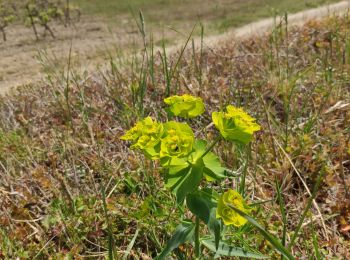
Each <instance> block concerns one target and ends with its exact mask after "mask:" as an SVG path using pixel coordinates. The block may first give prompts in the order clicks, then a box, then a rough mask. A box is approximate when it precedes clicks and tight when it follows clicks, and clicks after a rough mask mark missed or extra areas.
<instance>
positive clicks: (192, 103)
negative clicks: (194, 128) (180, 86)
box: [164, 94, 205, 118]
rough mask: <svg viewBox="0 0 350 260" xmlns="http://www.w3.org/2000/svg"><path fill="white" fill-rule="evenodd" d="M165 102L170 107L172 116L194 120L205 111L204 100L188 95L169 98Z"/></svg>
mask: <svg viewBox="0 0 350 260" xmlns="http://www.w3.org/2000/svg"><path fill="white" fill-rule="evenodd" d="M164 102H165V103H166V104H167V105H169V108H168V111H169V112H170V113H171V114H173V115H175V116H180V117H184V118H194V117H196V116H199V115H201V114H202V113H203V112H204V110H205V108H204V103H203V100H202V99H201V98H200V97H194V96H191V95H187V94H185V95H182V96H177V95H176V96H171V97H168V98H166V99H164Z"/></svg>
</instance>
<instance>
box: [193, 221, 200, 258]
mask: <svg viewBox="0 0 350 260" xmlns="http://www.w3.org/2000/svg"><path fill="white" fill-rule="evenodd" d="M199 221H200V220H199V217H198V216H196V227H195V229H194V252H195V256H196V259H199V256H200V244H199Z"/></svg>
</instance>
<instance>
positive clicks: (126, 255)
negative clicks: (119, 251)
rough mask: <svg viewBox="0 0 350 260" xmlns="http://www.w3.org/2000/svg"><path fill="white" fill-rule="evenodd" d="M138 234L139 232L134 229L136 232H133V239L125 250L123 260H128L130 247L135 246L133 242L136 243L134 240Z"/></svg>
mask: <svg viewBox="0 0 350 260" xmlns="http://www.w3.org/2000/svg"><path fill="white" fill-rule="evenodd" d="M138 234H139V230H138V229H136V232H135V234H134V236H133V238H132V239H131V241H130V243H129V245H128V247H127V248H126V251H125V254H124V256H123V260H126V259H128V256H129V254H130V252H131V249H132V247H133V246H134V244H135V241H136V238H137V236H138Z"/></svg>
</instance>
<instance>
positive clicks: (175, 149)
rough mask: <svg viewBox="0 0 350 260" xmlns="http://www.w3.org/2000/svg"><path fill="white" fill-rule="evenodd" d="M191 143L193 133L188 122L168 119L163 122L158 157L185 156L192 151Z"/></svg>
mask: <svg viewBox="0 0 350 260" xmlns="http://www.w3.org/2000/svg"><path fill="white" fill-rule="evenodd" d="M193 143H194V134H193V131H192V129H191V127H189V125H188V124H186V123H179V122H175V121H169V122H167V123H165V124H164V134H163V137H162V140H161V145H160V158H165V159H171V158H181V157H186V156H188V155H189V154H190V153H191V152H192V150H193ZM163 161H164V160H163ZM165 161H166V160H165Z"/></svg>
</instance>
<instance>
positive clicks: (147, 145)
mask: <svg viewBox="0 0 350 260" xmlns="http://www.w3.org/2000/svg"><path fill="white" fill-rule="evenodd" d="M163 129H164V128H163V124H161V123H158V122H156V121H153V119H152V118H151V117H146V118H145V119H143V120H141V121H139V122H137V123H136V125H135V126H134V127H133V128H131V129H130V130H128V131H127V132H126V133H125V135H123V136H122V137H121V138H120V139H122V140H127V141H131V142H132V143H133V144H132V145H131V148H134V149H140V150H142V151H144V152H145V154H146V155H147V156H149V157H150V158H151V159H157V158H159V152H157V148H156V147H157V146H158V145H159V143H160V140H161V137H162V135H163Z"/></svg>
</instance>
